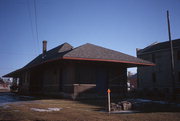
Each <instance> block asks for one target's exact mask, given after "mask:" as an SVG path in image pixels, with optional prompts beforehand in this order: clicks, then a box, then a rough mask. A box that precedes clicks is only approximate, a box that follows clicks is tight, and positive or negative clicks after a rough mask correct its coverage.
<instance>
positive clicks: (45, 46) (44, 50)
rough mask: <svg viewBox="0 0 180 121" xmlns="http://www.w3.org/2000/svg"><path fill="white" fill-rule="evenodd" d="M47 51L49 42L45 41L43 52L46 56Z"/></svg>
mask: <svg viewBox="0 0 180 121" xmlns="http://www.w3.org/2000/svg"><path fill="white" fill-rule="evenodd" d="M46 51H47V41H46V40H43V52H42V54H43V55H44V54H45V53H46Z"/></svg>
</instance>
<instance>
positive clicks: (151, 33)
mask: <svg viewBox="0 0 180 121" xmlns="http://www.w3.org/2000/svg"><path fill="white" fill-rule="evenodd" d="M179 6H180V0H0V77H1V76H3V75H5V74H7V73H9V72H11V71H14V70H16V69H19V68H22V67H23V66H25V65H26V64H27V63H28V62H30V61H31V60H32V59H34V58H35V57H36V56H37V55H39V54H41V53H42V41H43V40H47V41H48V44H47V45H48V46H47V48H48V50H49V49H52V48H54V47H56V46H58V45H60V44H62V43H64V42H67V43H69V44H71V45H72V46H74V47H77V46H80V45H82V44H85V43H92V44H95V45H99V46H102V47H105V48H109V49H113V50H116V51H120V52H123V53H126V54H129V55H132V56H136V48H144V47H146V46H148V45H150V44H152V43H154V42H163V41H167V40H168V31H167V20H166V11H167V10H169V12H170V22H171V33H172V39H177V38H180V7H179ZM36 25H37V26H36ZM36 30H37V31H36ZM131 71H132V72H135V71H136V69H131Z"/></svg>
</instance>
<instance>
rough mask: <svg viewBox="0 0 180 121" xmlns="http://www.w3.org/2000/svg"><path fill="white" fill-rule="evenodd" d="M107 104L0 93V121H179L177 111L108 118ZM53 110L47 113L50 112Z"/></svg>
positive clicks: (100, 101)
mask: <svg viewBox="0 0 180 121" xmlns="http://www.w3.org/2000/svg"><path fill="white" fill-rule="evenodd" d="M104 102H106V101H102V100H83V101H72V100H65V99H52V98H51V99H42V98H41V99H37V98H33V97H28V96H19V95H15V94H11V93H7V92H3V93H0V120H21V121H180V112H179V111H177V110H176V109H174V111H173V109H171V110H163V111H145V112H139V113H131V114H109V113H107V112H106V111H105V105H106V104H105V103H104ZM48 108H50V109H53V110H50V109H48Z"/></svg>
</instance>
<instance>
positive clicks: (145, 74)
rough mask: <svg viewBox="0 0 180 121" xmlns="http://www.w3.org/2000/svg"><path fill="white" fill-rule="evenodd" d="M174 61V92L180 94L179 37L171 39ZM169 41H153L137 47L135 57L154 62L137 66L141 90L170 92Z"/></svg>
mask: <svg viewBox="0 0 180 121" xmlns="http://www.w3.org/2000/svg"><path fill="white" fill-rule="evenodd" d="M172 43H173V50H174V55H173V57H174V62H175V92H176V94H180V39H176V40H173V41H172ZM170 52H171V51H170V42H169V41H166V42H161V43H153V44H152V45H150V46H147V47H145V48H144V49H137V57H138V58H141V59H144V60H148V61H151V62H153V63H155V66H151V67H138V69H137V74H138V87H139V89H141V90H151V91H155V92H163V93H166V94H168V93H171V91H172V88H173V80H172V69H171V54H170Z"/></svg>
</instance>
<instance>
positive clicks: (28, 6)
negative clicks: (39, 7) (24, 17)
mask: <svg viewBox="0 0 180 121" xmlns="http://www.w3.org/2000/svg"><path fill="white" fill-rule="evenodd" d="M27 9H28V14H29V20H30V27H31V33H32V39H33V40H34V41H35V36H34V34H35V32H34V28H33V21H32V15H31V7H30V3H29V0H27ZM35 45H36V41H35ZM36 52H37V53H38V45H37V46H36Z"/></svg>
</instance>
